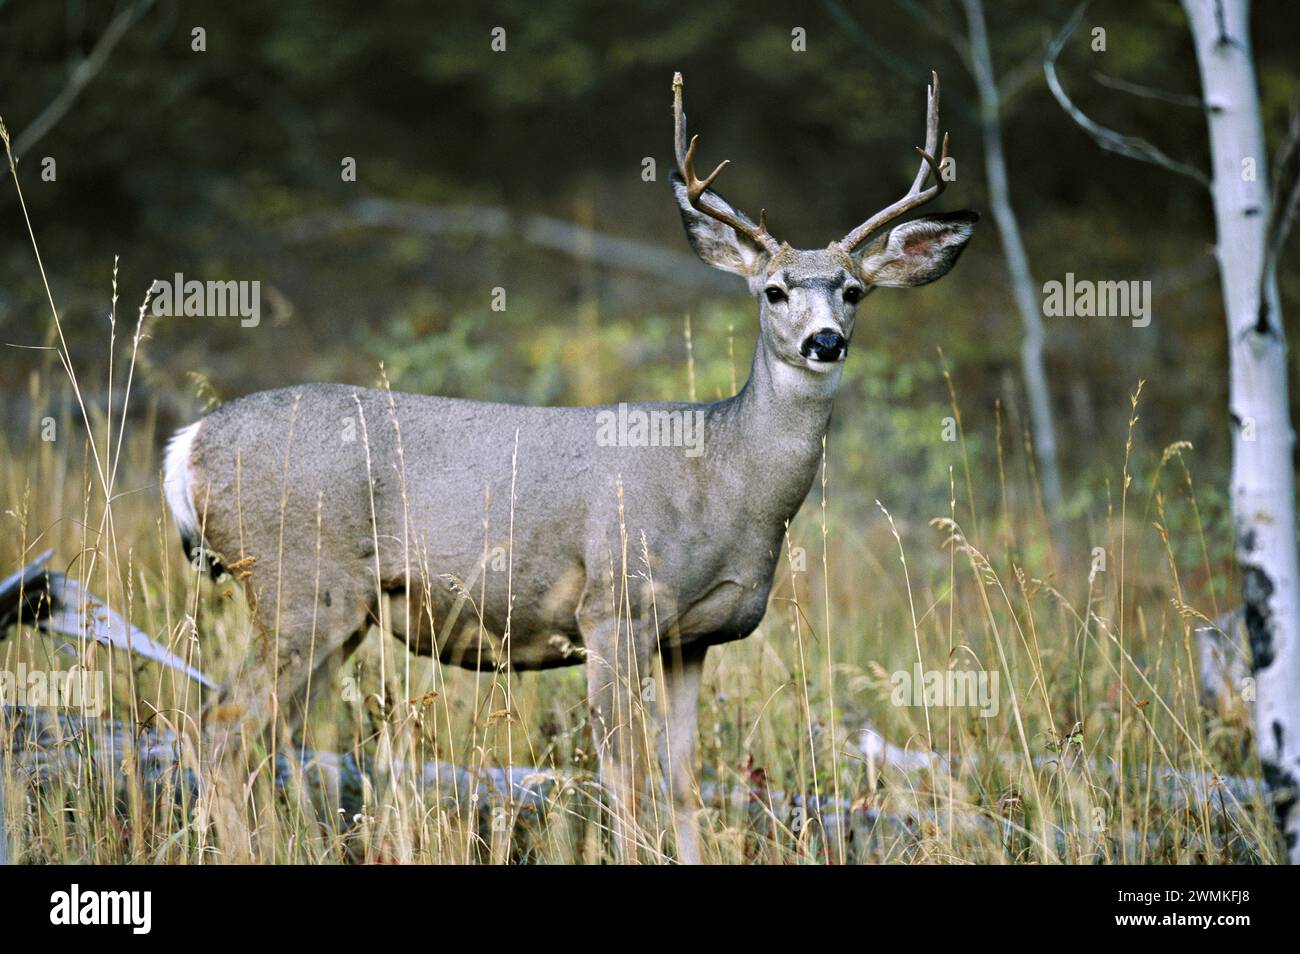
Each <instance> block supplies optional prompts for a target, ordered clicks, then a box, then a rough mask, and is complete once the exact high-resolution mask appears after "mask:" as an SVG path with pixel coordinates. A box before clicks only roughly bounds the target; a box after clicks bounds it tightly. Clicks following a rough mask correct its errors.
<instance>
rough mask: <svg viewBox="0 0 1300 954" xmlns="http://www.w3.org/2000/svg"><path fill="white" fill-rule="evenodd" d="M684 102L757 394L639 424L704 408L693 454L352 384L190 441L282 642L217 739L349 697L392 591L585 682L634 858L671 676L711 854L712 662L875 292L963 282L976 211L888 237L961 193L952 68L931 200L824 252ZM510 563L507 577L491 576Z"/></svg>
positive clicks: (685, 844)
mask: <svg viewBox="0 0 1300 954" xmlns="http://www.w3.org/2000/svg"><path fill="white" fill-rule="evenodd" d="M673 92H674V97H673V99H674V103H673V109H674V117H675V124H676V136H675V143H674V147H675V152H676V158H677V171H676V173H675V174H674V175H673V177H672V187H673V192H674V194H675V195H676V197H677V202H678V204H679V205H680V206H681V213H682V219H683V221H684V222H685V225H686V234H687V237H688V238H689V240H690V242H691V245H692V246H693V247H694V249H695V251H696V253H697V254H698V255H699V256H700V258H701V259H703V260H704V261H705V262H706V263H707V264H709V265H712V266H713V267H714V268H719V269H722V270H723V271H727V272H732V273H733V274H736V275H739V276H740V277H741V278H742V279H744V281H745V283H746V285H747V286H748V288H749V291H750V293H751V294H752V295H753V296H754V297H755V299H756V300H757V302H758V328H759V332H758V345H757V348H756V351H755V354H754V364H753V368H752V369H751V371H750V376H749V380H748V381H747V382H746V383H745V386H744V387H743V388H742V389H741V391H740V393H739V394H737V395H735V396H734V397H731V398H728V399H727V400H724V401H718V402H717V403H714V404H686V403H681V404H676V403H656V404H653V405H651V404H644V405H632V406H631V407H630V409H626V408H625V413H630V412H631V411H641V412H645V413H647V414H649V413H650V412H658V413H659V414H660V415H662V413H663V412H676V413H678V414H683V415H687V414H689V415H692V419H693V420H696V421H700V422H702V426H703V432H702V437H703V440H702V444H701V445H700V447H699V449H698V450H691V451H690V452H687V451H688V449H685V448H683V447H680V446H678V447H674V446H619V444H620V442H619V441H609V440H598V432H599V430H600V428H601V421H602V412H603V413H604V415H605V417H606V419H607V417H608V415H609V413H610V409H608V408H604V409H602V408H595V407H565V408H550V407H522V406H515V405H505V404H485V403H478V402H474V401H463V400H456V399H452V398H444V397H427V396H424V395H416V394H400V393H389V392H387V391H383V390H367V389H364V388H359V387H352V386H350V385H342V384H330V385H305V386H301V387H290V388H284V389H281V390H275V391H263V392H260V393H257V394H253V395H250V396H248V397H244V398H241V399H239V400H236V401H233V402H231V403H229V404H226V405H224V406H223V407H221V408H219V409H218V410H216V411H214V412H213V413H211V414H210V415H208V416H207V417H205V418H203V419H202V420H200V421H198V422H197V423H195V424H191V425H190V426H188V427H186V428H184V429H182V430H181V431H179V432H178V433H177V434H176V435H175V437H174V438H173V439H172V441H171V443H170V445H169V446H168V449H167V454H166V462H165V490H166V497H167V500H168V503H169V506H170V508H171V510H172V512H173V514H174V515H175V518H176V521H177V523H178V525H179V527H180V530H181V533H182V536H183V539H184V542H185V546H186V550H187V553H188V554H189V555H190V556H191V558H192V559H197V560H198V561H200V562H204V561H207V562H209V565H210V566H211V568H213V569H214V571H215V570H217V569H219V567H220V565H221V561H224V562H225V563H226V564H231V563H233V562H234V561H236V560H238V561H240V563H239V566H240V567H241V573H240V576H241V578H243V579H244V582H245V586H246V589H247V593H248V596H249V599H250V601H251V605H252V606H253V608H254V610H255V615H256V618H257V621H258V625H259V629H260V634H259V638H258V640H257V645H258V647H259V648H258V653H259V656H258V659H257V661H256V664H255V665H254V666H253V667H252V668H251V670H250V671H248V672H245V673H242V674H239V675H237V676H236V677H234V678H232V679H231V680H230V681H229V682H228V683H227V684H226V685H225V686H224V687H223V689H222V690H221V693H220V697H219V698H218V700H216V704H215V705H210V706H209V708H208V710H207V717H208V721H209V723H218V724H224V725H228V726H229V727H228V728H226V729H224V730H222V731H223V736H222V737H224V735H228V734H230V733H232V732H234V731H236V730H237V731H240V732H244V733H247V732H249V731H262V730H264V729H265V728H266V727H267V726H268V725H269V724H270V723H271V722H272V720H274V719H277V718H282V719H284V720H285V721H286V722H287V723H288V724H289V725H290V726H293V725H296V724H298V722H299V721H300V720H301V719H302V717H303V714H304V712H305V710H306V706H307V703H308V701H309V700H308V698H307V697H308V695H309V692H308V687H309V686H312V687H313V688H315V687H319V686H320V685H321V684H322V683H325V682H327V681H328V680H327V679H326V678H325V675H324V674H325V673H327V672H328V671H329V668H327V667H329V666H330V664H331V663H336V662H337V660H338V658H339V657H340V656H342V655H343V654H346V653H348V652H350V651H351V650H352V649H353V648H354V647H355V646H356V645H357V644H358V642H359V641H360V640H361V638H362V636H363V635H364V634H365V632H366V631H367V629H368V627H369V626H370V624H371V623H372V622H373V621H375V620H377V619H378V618H379V612H380V610H379V607H380V603H381V601H382V600H385V599H386V600H388V605H389V613H388V616H389V619H390V620H391V626H392V630H393V632H394V633H395V635H397V636H398V637H399V638H402V639H404V640H405V641H406V644H407V646H408V647H409V649H410V650H412V651H414V652H417V653H421V654H427V655H434V654H436V655H437V656H438V657H439V659H441V660H442V661H443V662H444V663H448V664H455V665H459V666H464V667H468V668H479V669H509V670H513V671H522V670H531V669H546V668H550V667H552V666H569V665H584V666H586V670H587V686H588V701H589V706H590V713H591V720H592V728H593V734H594V737H595V738H596V740H597V744H598V747H599V753H600V771H601V778H602V781H603V784H604V789H605V792H606V795H607V798H608V799H609V801H610V803H611V806H612V809H613V814H614V820H615V826H614V828H615V841H616V843H617V844H618V845H619V850H620V853H621V855H622V856H623V857H625V858H626V857H634V856H635V847H636V844H637V843H638V842H637V839H638V837H639V828H638V827H637V824H636V822H637V819H638V817H639V816H638V806H637V802H638V800H643V799H644V798H645V793H644V791H643V774H642V772H641V771H640V768H639V767H642V766H644V762H643V761H642V760H643V759H644V757H645V753H644V752H641V751H640V749H639V748H638V745H639V744H640V743H642V741H643V740H644V739H645V738H646V737H647V735H646V733H645V723H642V722H640V717H641V713H642V708H643V707H642V701H641V695H642V686H643V681H644V680H645V679H646V678H647V677H656V674H661V678H662V684H661V685H660V686H658V688H657V691H656V693H655V703H654V704H651V705H650V707H651V708H656V709H658V710H659V711H657V712H656V713H655V715H656V717H657V719H658V722H659V731H658V745H659V750H660V752H659V754H660V759H661V762H662V765H663V770H664V774H665V776H666V778H667V780H668V787H669V790H670V796H671V803H672V807H673V812H672V817H673V829H674V835H675V840H676V845H677V855H678V857H679V859H680V860H682V861H685V862H695V861H698V860H699V856H700V850H699V844H698V833H697V824H698V822H697V812H698V809H699V796H698V789H697V786H696V782H695V772H694V760H695V744H696V710H697V707H698V699H699V690H700V677H701V673H702V672H703V668H704V657H705V654H706V653H707V652H708V650H709V647H710V646H716V645H719V644H721V643H726V642H729V641H731V640H735V639H741V638H743V637H745V636H747V635H749V634H750V633H751V632H753V631H754V629H755V628H756V627H757V626H758V624H759V621H760V620H762V618H763V614H764V612H765V611H766V609H767V599H768V592H769V590H770V589H771V586H772V579H773V574H774V572H775V569H776V564H777V558H778V556H779V554H780V552H781V548H782V540H783V536H784V534H785V531H786V524H787V521H789V520H790V519H791V518H793V517H794V515H795V513H796V511H798V509H799V506H800V504H801V503H802V502H803V499H804V497H805V496H806V495H807V493H808V491H809V489H810V488H811V486H812V483H813V479H814V477H815V475H816V472H817V468H818V465H819V462H820V459H821V455H822V439H823V436H824V435H825V434H826V429H827V424H828V422H829V420H830V415H831V406H832V403H833V401H834V399H835V393H836V390H837V389H838V387H839V384H840V377H841V373H842V371H843V367H844V360H845V357H846V355H847V354H848V351H849V346H850V342H851V340H852V336H853V326H854V320H855V318H856V315H857V311H858V306H859V303H860V302H861V301H862V299H863V298H864V297H866V295H867V294H868V293H869V292H871V291H872V290H873V289H874V288H876V287H878V286H882V285H883V286H892V287H902V286H912V285H924V284H926V283H928V282H932V281H935V280H936V279H938V278H940V277H941V276H943V275H944V274H945V273H946V272H947V271H948V270H949V269H950V268H952V266H953V264H954V263H955V262H956V261H957V258H958V256H959V255H960V254H961V251H962V249H963V248H964V247H965V245H966V243H967V241H968V240H969V239H970V236H971V232H972V229H973V227H974V224H975V222H976V220H977V219H978V216H977V215H976V214H975V213H974V212H956V213H949V214H945V215H932V216H927V217H924V218H918V219H914V220H912V221H908V222H903V223H901V224H897V225H893V227H892V228H890V229H889V230H888V231H884V232H881V234H879V235H878V236H876V237H875V238H874V241H871V242H869V243H868V241H867V240H868V239H871V238H873V236H875V233H877V232H879V231H880V230H882V229H884V227H885V226H887V225H890V224H891V223H893V222H894V221H895V220H897V219H898V218H899V217H900V216H902V215H903V214H905V213H907V212H909V211H911V210H912V209H915V208H916V207H918V206H920V205H921V204H923V203H925V202H928V201H930V200H931V199H933V198H934V197H935V196H936V195H938V194H939V193H940V192H941V191H942V190H943V188H944V185H945V182H944V179H943V177H942V174H941V171H940V170H941V166H942V165H943V159H944V158H945V157H946V155H947V137H946V136H944V137H943V142H942V147H941V144H940V138H939V81H938V76H937V75H936V76H934V77H933V85H932V86H931V87H930V89H929V93H928V97H927V100H928V102H927V117H926V133H925V148H924V149H921V148H918V149H917V152H918V153H920V156H921V160H920V168H919V169H918V170H917V173H916V177H915V179H914V181H913V182H912V185H911V188H910V189H909V190H908V191H907V193H906V194H905V195H904V196H903V197H902V198H900V199H899V200H898V201H896V202H894V203H893V204H892V205H890V206H888V207H887V208H885V209H882V210H881V211H879V212H877V213H875V214H874V215H872V216H871V217H870V218H868V219H867V220H866V221H865V222H863V223H862V224H861V225H859V226H858V227H857V228H855V229H853V231H851V232H850V233H849V234H848V235H847V236H845V237H844V238H842V239H840V240H839V241H837V242H832V243H831V244H830V245H828V246H827V247H826V248H822V249H813V250H800V249H794V248H791V247H790V246H789V245H787V244H783V243H779V242H777V241H776V239H774V238H773V237H772V235H771V234H770V233H769V232H768V231H767V227H766V222H765V217H764V215H762V214H760V215H759V218H758V222H757V223H755V222H754V221H753V220H751V219H750V218H748V217H747V216H746V215H744V214H743V213H741V212H739V211H737V210H736V209H735V208H734V207H732V206H731V205H730V204H729V203H728V202H727V201H726V200H725V199H723V198H722V196H721V195H719V194H718V193H717V192H716V191H714V189H713V188H712V186H713V183H714V181H715V180H716V179H717V177H718V174H719V173H720V172H721V171H722V169H723V167H724V166H725V165H726V163H725V162H724V163H722V165H719V166H718V167H717V168H716V169H715V170H714V171H713V172H712V173H710V174H709V175H707V176H706V177H704V178H703V179H701V178H700V177H699V176H698V175H697V173H696V170H695V154H696V146H697V140H696V139H695V138H692V139H691V140H690V141H689V142H688V141H687V138H686V120H685V116H684V115H683V112H682V101H681V93H682V81H681V76H680V74H678V75H676V76H675V77H674V79H673ZM931 176H933V183H932V184H931V185H929V186H928V187H927V181H928V180H929V179H930V178H931ZM349 438H352V439H349ZM622 443H623V444H627V443H631V442H629V441H623V442H622ZM636 443H638V444H644V443H647V442H642V441H637V442H636ZM649 443H651V444H654V443H660V444H662V443H665V442H653V441H652V442H649ZM667 443H671V442H667ZM643 546H644V549H645V551H647V552H648V554H649V556H650V561H649V566H648V568H647V567H644V566H643V565H642V559H641V554H642V548H643ZM497 547H503V548H505V549H504V551H502V552H506V553H508V571H505V572H503V571H500V570H494V569H493V568H492V566H490V565H489V559H488V557H489V554H490V553H492V552H493V551H494V549H495V548H497ZM659 666H662V670H661V671H660V669H659V668H658V667H659ZM313 675H315V678H314V679H313Z"/></svg>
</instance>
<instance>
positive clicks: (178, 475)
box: [163, 421, 203, 538]
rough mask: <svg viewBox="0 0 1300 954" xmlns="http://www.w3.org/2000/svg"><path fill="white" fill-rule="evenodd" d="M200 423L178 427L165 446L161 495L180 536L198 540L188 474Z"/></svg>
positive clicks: (196, 513)
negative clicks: (165, 499) (183, 535)
mask: <svg viewBox="0 0 1300 954" xmlns="http://www.w3.org/2000/svg"><path fill="white" fill-rule="evenodd" d="M202 423H203V422H202V421H196V422H195V423H193V424H191V425H189V426H188V427H182V428H181V429H180V430H179V431H177V432H176V433H175V434H174V435H172V439H171V440H170V441H168V442H167V453H166V454H165V455H164V457H163V494H164V496H165V497H166V498H167V506H168V508H169V509H170V510H171V512H172V517H174V518H175V520H176V526H177V527H179V528H180V531H181V533H183V534H187V535H189V536H193V537H195V538H197V537H198V536H199V515H198V511H197V510H196V509H195V507H194V477H193V475H192V474H191V472H190V453H191V451H192V450H193V448H194V436H195V435H196V434H198V432H199V426H200V425H201V424H202Z"/></svg>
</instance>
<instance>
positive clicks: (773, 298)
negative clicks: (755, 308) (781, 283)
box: [763, 285, 785, 305]
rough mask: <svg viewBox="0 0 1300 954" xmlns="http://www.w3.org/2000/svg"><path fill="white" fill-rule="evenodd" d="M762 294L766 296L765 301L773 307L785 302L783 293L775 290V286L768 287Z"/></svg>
mask: <svg viewBox="0 0 1300 954" xmlns="http://www.w3.org/2000/svg"><path fill="white" fill-rule="evenodd" d="M763 294H764V295H766V296H767V300H768V301H769V302H771V303H772V304H773V305H775V304H776V303H777V302H782V301H785V292H783V291H782V290H781V289H779V288H777V287H776V286H775V285H768V286H767V287H766V288H764V289H763Z"/></svg>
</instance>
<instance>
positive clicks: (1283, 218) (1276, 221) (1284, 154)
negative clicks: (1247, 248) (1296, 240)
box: [1264, 107, 1300, 281]
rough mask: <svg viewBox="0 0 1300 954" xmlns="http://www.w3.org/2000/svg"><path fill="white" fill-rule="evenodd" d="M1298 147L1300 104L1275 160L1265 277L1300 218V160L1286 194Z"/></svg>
mask: <svg viewBox="0 0 1300 954" xmlns="http://www.w3.org/2000/svg"><path fill="white" fill-rule="evenodd" d="M1298 151H1300V107H1293V108H1292V110H1291V122H1290V123H1289V124H1288V126H1287V131H1286V136H1285V137H1284V138H1283V139H1282V145H1281V146H1279V147H1278V150H1277V156H1276V157H1274V160H1273V182H1272V197H1273V203H1272V205H1273V211H1272V216H1271V221H1270V222H1269V225H1268V232H1267V233H1266V234H1267V235H1268V250H1267V252H1266V254H1265V256H1264V280H1265V281H1268V279H1269V275H1270V274H1271V273H1272V272H1274V271H1276V269H1277V260H1278V256H1279V255H1281V254H1282V249H1283V247H1284V246H1285V245H1286V240H1287V238H1289V237H1290V235H1291V228H1292V227H1293V226H1294V225H1295V221H1296V218H1297V217H1300V163H1297V165H1296V170H1295V174H1294V176H1293V177H1292V180H1291V191H1290V192H1289V193H1288V194H1287V196H1286V198H1285V199H1283V197H1282V192H1283V190H1284V188H1285V186H1284V184H1283V180H1284V179H1285V178H1286V167H1287V166H1288V165H1290V163H1291V160H1292V159H1293V158H1295V156H1296V154H1297V152H1298Z"/></svg>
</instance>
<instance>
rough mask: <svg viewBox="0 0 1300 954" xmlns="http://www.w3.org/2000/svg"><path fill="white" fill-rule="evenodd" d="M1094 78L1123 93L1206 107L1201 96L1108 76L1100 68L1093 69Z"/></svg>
mask: <svg viewBox="0 0 1300 954" xmlns="http://www.w3.org/2000/svg"><path fill="white" fill-rule="evenodd" d="M1092 78H1093V79H1095V80H1096V81H1097V82H1098V83H1100V84H1101V85H1102V86H1105V87H1106V88H1107V89H1113V90H1118V91H1119V92H1121V93H1132V94H1133V95H1134V96H1141V97H1142V98H1143V99H1154V100H1157V101H1158V102H1161V103H1169V104H1170V105H1172V106H1187V107H1189V108H1191V109H1202V110H1203V109H1205V100H1203V99H1201V97H1199V96H1192V95H1191V94H1190V93H1170V92H1167V91H1166V90H1163V89H1156V88H1155V87H1154V86H1143V85H1142V84H1141V83H1130V82H1129V81H1128V80H1122V79H1116V78H1115V77H1113V76H1107V75H1106V74H1105V73H1102V72H1101V71H1099V70H1093V73H1092Z"/></svg>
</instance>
